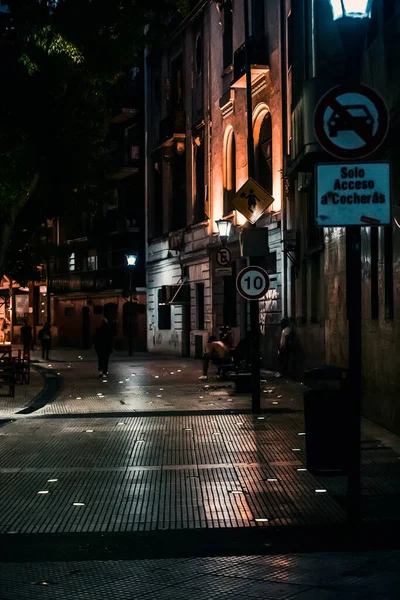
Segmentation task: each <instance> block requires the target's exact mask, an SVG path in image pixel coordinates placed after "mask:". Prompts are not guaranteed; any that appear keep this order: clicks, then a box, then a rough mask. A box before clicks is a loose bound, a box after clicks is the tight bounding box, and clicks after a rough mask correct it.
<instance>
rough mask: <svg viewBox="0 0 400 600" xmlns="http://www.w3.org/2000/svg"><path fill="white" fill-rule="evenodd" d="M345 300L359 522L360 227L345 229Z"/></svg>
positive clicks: (351, 498) (351, 493) (351, 514)
mask: <svg viewBox="0 0 400 600" xmlns="http://www.w3.org/2000/svg"><path fill="white" fill-rule="evenodd" d="M346 287H347V293H346V303H347V320H348V327H349V332H348V333H349V348H348V352H349V361H348V364H349V381H348V386H347V398H346V400H347V402H346V404H347V407H348V411H349V425H348V426H349V431H348V443H349V448H348V450H349V471H348V485H347V518H348V521H349V523H351V524H352V525H357V524H358V523H360V521H361V399H362V306H361V302H362V291H361V230H360V228H359V227H357V226H353V227H347V228H346Z"/></svg>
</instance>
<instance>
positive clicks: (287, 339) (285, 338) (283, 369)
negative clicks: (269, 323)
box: [276, 317, 292, 377]
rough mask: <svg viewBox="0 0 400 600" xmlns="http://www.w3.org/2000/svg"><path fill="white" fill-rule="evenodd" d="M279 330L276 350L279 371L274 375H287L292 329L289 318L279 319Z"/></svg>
mask: <svg viewBox="0 0 400 600" xmlns="http://www.w3.org/2000/svg"><path fill="white" fill-rule="evenodd" d="M281 330H282V331H281V339H280V343H279V351H278V359H279V372H278V373H277V374H276V377H282V375H287V372H288V370H289V354H290V350H291V338H292V330H291V327H290V323H289V319H287V318H286V317H284V318H283V319H282V320H281Z"/></svg>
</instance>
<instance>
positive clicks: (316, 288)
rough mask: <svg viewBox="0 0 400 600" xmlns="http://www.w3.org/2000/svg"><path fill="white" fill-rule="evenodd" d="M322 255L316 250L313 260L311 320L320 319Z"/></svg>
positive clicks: (315, 321)
mask: <svg viewBox="0 0 400 600" xmlns="http://www.w3.org/2000/svg"><path fill="white" fill-rule="evenodd" d="M320 289H321V256H320V254H319V252H316V253H315V254H314V255H313V257H312V262H311V290H310V291H311V315H310V316H311V322H312V323H318V322H319V320H320V317H321V315H320Z"/></svg>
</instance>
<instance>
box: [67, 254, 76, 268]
mask: <svg viewBox="0 0 400 600" xmlns="http://www.w3.org/2000/svg"><path fill="white" fill-rule="evenodd" d="M68 270H69V271H75V252H72V254H70V255H69V258H68Z"/></svg>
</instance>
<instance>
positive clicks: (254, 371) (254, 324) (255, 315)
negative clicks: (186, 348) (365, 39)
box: [243, 0, 260, 412]
mask: <svg viewBox="0 0 400 600" xmlns="http://www.w3.org/2000/svg"><path fill="white" fill-rule="evenodd" d="M243 8H244V40H245V63H246V105H247V106H246V108H247V164H248V177H254V176H255V162H254V139H253V110H252V97H251V64H250V48H249V44H250V39H249V2H248V0H244V2H243ZM252 226H253V227H256V224H255V223H254V225H252ZM250 264H255V263H254V259H253V260H252V259H251V258H250ZM250 331H251V410H252V412H259V411H260V316H259V307H258V300H253V301H251V302H250Z"/></svg>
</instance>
